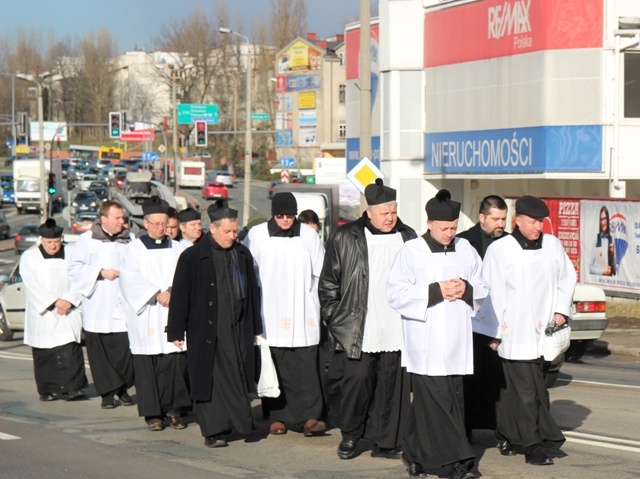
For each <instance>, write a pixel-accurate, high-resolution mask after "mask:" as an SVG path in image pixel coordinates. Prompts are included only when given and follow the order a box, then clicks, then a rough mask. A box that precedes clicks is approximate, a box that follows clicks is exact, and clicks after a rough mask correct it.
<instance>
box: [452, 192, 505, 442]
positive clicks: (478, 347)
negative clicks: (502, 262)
mask: <svg viewBox="0 0 640 479" xmlns="http://www.w3.org/2000/svg"><path fill="white" fill-rule="evenodd" d="M506 222H507V203H506V202H505V201H504V200H503V199H502V198H501V197H500V196H497V195H489V196H486V197H485V198H484V199H483V200H482V202H481V203H480V209H479V213H478V223H476V224H475V226H472V227H471V228H469V229H468V230H466V231H464V232H462V233H459V234H458V235H457V236H459V237H460V238H464V239H466V240H467V241H469V243H471V246H473V247H474V248H475V249H476V251H477V252H478V254H479V255H480V257H481V258H484V254H485V252H486V251H487V248H488V247H489V245H490V244H491V243H493V242H494V241H495V240H498V239H500V238H502V237H504V236H507V235H508V234H509V233H507V232H505V230H504V229H505V226H506ZM491 340H492V338H489V337H488V336H485V335H484V334H480V333H476V332H474V333H473V370H474V373H473V375H469V376H464V378H463V381H464V402H465V407H464V409H465V411H464V417H465V428H466V431H467V437H468V438H469V440H471V437H472V431H473V430H474V429H494V430H495V428H496V403H497V401H498V399H499V397H500V386H501V384H502V383H503V382H504V375H503V373H502V363H501V361H500V358H499V357H498V354H497V353H496V352H495V351H494V350H493V349H491V348H490V347H489V343H490V342H491Z"/></svg>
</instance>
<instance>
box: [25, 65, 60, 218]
mask: <svg viewBox="0 0 640 479" xmlns="http://www.w3.org/2000/svg"><path fill="white" fill-rule="evenodd" d="M15 76H16V77H17V78H20V79H21V80H26V81H29V82H32V83H35V85H36V87H37V89H38V150H39V154H40V220H41V223H44V222H45V221H46V220H47V178H46V176H47V173H46V169H45V166H44V111H43V110H44V108H43V105H42V85H43V83H44V82H45V81H46V80H49V81H54V80H60V79H61V78H62V76H61V75H52V74H51V73H49V72H45V73H43V74H42V75H38V76H35V75H24V74H22V73H16V75H15Z"/></svg>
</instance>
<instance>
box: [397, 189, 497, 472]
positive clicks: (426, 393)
mask: <svg viewBox="0 0 640 479" xmlns="http://www.w3.org/2000/svg"><path fill="white" fill-rule="evenodd" d="M426 211H427V218H428V221H427V226H428V230H427V232H426V233H425V234H424V235H423V236H422V237H420V238H417V239H414V240H412V241H408V242H407V243H405V245H404V246H403V248H402V249H401V250H400V251H399V252H398V255H397V256H396V260H395V262H394V264H393V267H392V268H391V272H390V273H389V282H388V289H387V298H388V300H389V304H390V305H391V307H392V308H394V309H395V310H396V311H398V312H399V313H400V314H401V315H402V327H403V331H404V347H403V350H402V363H403V365H404V366H406V368H407V371H409V373H410V374H411V385H412V387H413V401H412V403H411V410H410V425H409V431H408V434H407V437H406V442H405V444H404V446H403V459H404V460H405V464H406V465H407V469H408V471H409V475H410V476H412V477H426V472H430V473H434V474H446V475H447V476H448V477H449V478H450V479H469V478H473V477H476V476H475V475H474V474H473V473H472V472H471V469H472V467H473V463H474V458H475V454H474V452H473V450H472V449H471V446H470V445H469V441H468V440H467V437H466V434H465V428H464V396H463V389H462V376H463V375H465V374H472V373H473V350H472V327H471V317H472V314H473V311H474V306H475V303H476V302H478V303H479V302H480V301H481V300H482V299H484V298H485V297H486V296H487V293H488V291H487V289H486V288H485V287H484V285H483V284H482V282H481V280H480V272H481V266H482V262H481V259H480V256H479V255H478V253H477V252H476V250H475V249H474V248H473V247H472V246H471V244H470V243H469V242H468V241H467V240H465V239H462V238H456V237H455V234H456V229H457V227H458V216H459V214H460V203H458V202H457V201H452V200H451V194H450V193H449V191H447V190H440V191H439V192H438V193H437V194H436V196H435V197H434V198H432V199H430V200H429V201H428V202H427V206H426Z"/></svg>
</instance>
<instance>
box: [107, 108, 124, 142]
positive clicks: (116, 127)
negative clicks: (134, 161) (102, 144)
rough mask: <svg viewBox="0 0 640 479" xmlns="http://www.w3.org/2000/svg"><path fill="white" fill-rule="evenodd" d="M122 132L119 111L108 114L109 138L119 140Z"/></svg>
mask: <svg viewBox="0 0 640 479" xmlns="http://www.w3.org/2000/svg"><path fill="white" fill-rule="evenodd" d="M121 132H122V113H121V112H119V111H112V112H109V138H120V133H121Z"/></svg>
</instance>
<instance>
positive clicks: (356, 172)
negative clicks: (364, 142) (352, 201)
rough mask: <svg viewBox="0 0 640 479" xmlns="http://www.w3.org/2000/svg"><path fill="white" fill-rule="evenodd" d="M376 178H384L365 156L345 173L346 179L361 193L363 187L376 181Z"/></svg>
mask: <svg viewBox="0 0 640 479" xmlns="http://www.w3.org/2000/svg"><path fill="white" fill-rule="evenodd" d="M376 178H384V175H383V174H382V172H381V171H380V170H379V169H378V168H377V167H376V165H374V164H373V162H372V161H371V160H370V159H369V158H367V157H366V156H365V157H364V158H363V159H362V160H360V161H359V162H358V164H357V165H356V166H354V167H353V168H352V170H351V171H350V172H349V173H347V179H348V180H349V181H351V183H353V184H354V185H355V187H356V188H358V190H360V193H362V194H363V195H364V189H365V188H366V187H367V186H368V185H370V184H371V183H373V182H374V181H376Z"/></svg>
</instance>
